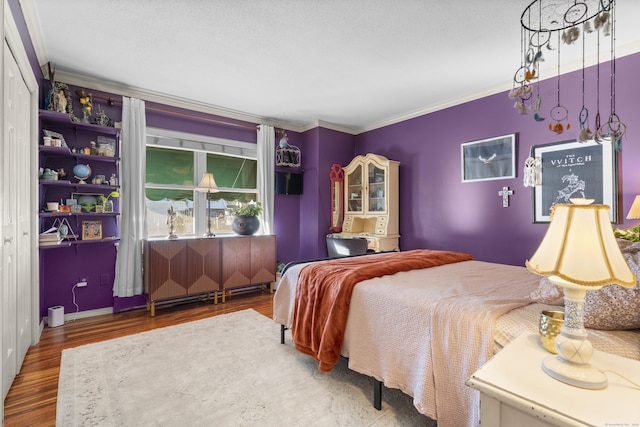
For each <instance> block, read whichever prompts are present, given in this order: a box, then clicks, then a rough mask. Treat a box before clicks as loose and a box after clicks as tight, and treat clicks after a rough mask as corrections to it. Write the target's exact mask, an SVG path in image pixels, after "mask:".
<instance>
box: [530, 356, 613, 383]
mask: <svg viewBox="0 0 640 427" xmlns="http://www.w3.org/2000/svg"><path fill="white" fill-rule="evenodd" d="M542 370H544V371H545V372H546V373H547V374H548V375H549V376H551V377H553V378H555V379H557V380H558V381H562V382H563V383H567V384H569V385H572V386H575V387H581V388H587V389H592V390H598V389H602V388H605V387H607V377H606V375H605V374H603V373H602V372H600V371H599V370H597V369H596V368H594V367H593V366H591V365H590V364H588V363H586V364H584V365H578V364H575V363H571V362H568V361H566V360H564V359H562V358H561V357H560V356H547V357H545V358H544V359H543V360H542Z"/></svg>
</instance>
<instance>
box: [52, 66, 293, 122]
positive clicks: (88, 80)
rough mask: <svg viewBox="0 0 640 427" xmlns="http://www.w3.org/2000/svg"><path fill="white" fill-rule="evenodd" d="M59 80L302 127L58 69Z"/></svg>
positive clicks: (249, 119)
mask: <svg viewBox="0 0 640 427" xmlns="http://www.w3.org/2000/svg"><path fill="white" fill-rule="evenodd" d="M56 80H57V81H59V82H62V83H66V84H70V85H74V86H81V87H84V88H87V89H93V90H99V91H101V92H108V93H113V94H117V95H121V96H129V97H133V98H138V99H143V100H145V101H148V102H155V103H158V104H163V105H168V106H172V107H176V108H184V109H186V110H191V111H197V112H200V113H204V114H211V115H215V116H220V117H225V118H228V119H234V120H240V121H244V122H248V123H254V124H256V125H258V124H265V125H270V126H274V127H278V128H282V129H286V130H290V131H293V132H299V131H300V129H301V127H300V126H299V125H295V124H292V123H288V122H284V121H281V120H276V119H271V118H267V117H262V116H258V115H254V114H249V113H243V112H241V111H236V110H232V109H228V108H223V107H218V106H215V105H211V104H207V103H204V102H198V101H194V100H191V99H187V98H182V97H179V96H173V95H168V94H166V93H161V92H156V91H150V90H146V89H141V88H136V87H132V86H125V85H122V84H118V83H115V82H110V81H105V80H102V79H97V78H95V77H90V76H86V75H82V74H76V73H73V72H69V71H65V70H56Z"/></svg>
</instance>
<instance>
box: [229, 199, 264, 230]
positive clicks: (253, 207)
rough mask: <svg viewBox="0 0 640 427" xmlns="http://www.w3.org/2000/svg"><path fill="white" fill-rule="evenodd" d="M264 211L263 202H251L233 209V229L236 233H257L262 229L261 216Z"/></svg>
mask: <svg viewBox="0 0 640 427" xmlns="http://www.w3.org/2000/svg"><path fill="white" fill-rule="evenodd" d="M261 213H262V203H260V202H250V203H247V204H246V205H244V206H240V207H238V208H236V209H233V210H232V211H231V215H233V216H234V218H233V222H232V223H231V229H232V230H233V232H234V233H236V234H241V235H245V236H249V235H252V234H255V233H256V232H257V231H258V230H259V229H260V218H258V215H260V214H261Z"/></svg>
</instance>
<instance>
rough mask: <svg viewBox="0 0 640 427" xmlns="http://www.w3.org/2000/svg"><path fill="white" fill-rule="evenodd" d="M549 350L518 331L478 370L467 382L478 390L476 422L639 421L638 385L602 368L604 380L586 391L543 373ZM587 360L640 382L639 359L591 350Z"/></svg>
mask: <svg viewBox="0 0 640 427" xmlns="http://www.w3.org/2000/svg"><path fill="white" fill-rule="evenodd" d="M550 354H551V353H549V352H547V351H546V350H545V349H544V347H542V345H541V344H540V340H539V338H538V336H537V335H536V334H529V333H526V334H523V335H521V336H520V337H518V338H517V339H515V340H514V341H513V342H511V343H510V344H509V345H507V346H506V347H505V348H504V349H502V350H501V351H500V352H499V353H498V354H497V355H496V356H495V357H494V358H493V359H491V360H490V361H489V362H487V363H486V364H485V365H484V366H483V367H481V368H480V369H478V370H477V371H476V373H474V374H473V375H472V376H471V378H469V379H468V380H467V384H468V385H469V386H471V387H473V388H475V389H477V390H479V391H480V419H481V422H482V427H492V426H503V427H511V426H527V427H538V426H608V427H613V426H628V427H634V426H635V427H639V426H640V390H639V389H637V388H635V387H633V386H632V385H631V384H629V383H628V382H626V381H625V380H623V379H622V378H620V377H618V376H617V375H614V374H611V373H607V378H608V380H609V385H608V387H607V388H605V389H602V390H586V389H582V388H577V387H573V386H570V385H567V384H564V383H562V382H560V381H557V380H555V379H553V378H551V377H550V376H549V375H547V374H546V373H544V371H543V370H542V367H541V363H542V359H543V358H545V357H546V356H548V355H550ZM591 363H592V364H593V365H594V366H595V367H597V368H598V369H601V370H612V371H615V372H619V373H620V374H622V375H624V376H625V377H627V378H629V379H631V380H632V381H634V382H636V383H640V362H638V361H635V360H632V359H627V358H624V357H619V356H615V355H612V354H608V353H603V352H600V351H597V350H596V351H594V354H593V357H592V359H591Z"/></svg>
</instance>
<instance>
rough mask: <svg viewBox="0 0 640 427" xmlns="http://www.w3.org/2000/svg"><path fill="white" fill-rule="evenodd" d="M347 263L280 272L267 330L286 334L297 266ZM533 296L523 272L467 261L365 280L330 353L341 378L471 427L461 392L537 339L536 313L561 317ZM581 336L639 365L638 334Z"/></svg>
mask: <svg viewBox="0 0 640 427" xmlns="http://www.w3.org/2000/svg"><path fill="white" fill-rule="evenodd" d="M408 252H412V251H408ZM408 252H400V253H397V254H393V255H392V256H398V257H403V256H406V255H407V253H408ZM390 255H391V254H372V255H366V256H364V257H366V258H367V259H369V258H370V257H386V256H390ZM362 259H364V258H360V261H361V260H362ZM350 261H356V262H357V261H358V258H357V257H355V258H352V259H349V260H345V259H340V260H326V261H319V262H313V263H300V264H296V265H293V266H291V267H289V268H288V269H287V270H286V271H285V272H284V274H283V275H282V278H281V280H280V282H279V283H278V287H277V290H276V293H275V296H274V315H273V318H274V320H275V321H276V322H278V323H279V324H281V325H283V327H285V328H290V327H292V326H293V324H294V312H295V311H296V298H297V297H298V295H297V286H298V278H299V277H300V276H303V275H304V274H301V272H303V269H304V268H305V267H306V266H309V265H313V266H316V265H318V264H322V263H329V265H334V266H335V265H336V264H335V263H340V262H350ZM331 263H333V264H331ZM299 286H305V284H304V282H303V281H301V283H300V284H299ZM540 286H541V279H540V277H539V276H536V275H534V274H533V273H530V272H529V271H528V270H527V269H526V268H524V267H517V266H510V265H502V264H495V263H488V262H482V261H477V260H473V259H469V260H463V261H458V262H453V263H449V264H444V265H438V266H433V267H430V268H420V269H414V270H408V271H400V272H397V273H394V274H389V275H384V276H381V277H374V278H370V279H366V280H363V281H361V282H359V283H358V284H357V285H356V286H355V287H354V288H353V291H352V294H351V296H350V304H349V307H348V314H347V319H346V325H345V328H344V336H343V339H342V341H341V344H340V349H339V353H340V355H342V356H344V357H346V358H348V366H349V368H350V369H352V370H354V371H356V372H359V373H362V374H365V375H368V376H371V377H373V378H374V379H375V380H377V381H378V382H379V383H384V385H385V386H387V387H389V388H398V389H400V390H402V391H403V392H404V393H406V394H408V395H410V396H411V397H412V398H413V403H414V406H415V407H416V408H417V409H418V411H419V412H421V413H422V414H424V415H426V416H428V417H429V418H432V419H434V420H438V423H439V424H440V425H443V426H458V425H469V426H476V425H478V422H479V393H478V392H477V391H475V390H472V389H471V388H469V387H467V386H466V385H465V381H466V380H467V378H468V377H469V376H470V375H471V374H473V372H475V371H476V370H477V369H478V368H479V367H480V366H482V365H483V364H484V363H485V362H486V361H487V360H488V359H489V358H490V357H491V356H492V355H493V354H495V353H496V352H498V351H499V350H500V349H501V348H502V347H503V346H505V345H506V344H507V343H509V342H510V341H511V340H513V339H514V338H515V337H517V336H519V335H520V334H521V333H523V332H534V333H535V332H537V328H538V319H539V315H540V312H541V311H542V310H544V309H556V310H557V309H560V310H561V309H562V307H558V306H557V305H551V304H546V303H542V302H536V301H545V302H548V301H547V299H545V298H548V296H547V295H542V296H540V295H539V294H540V291H539V289H540ZM607 288H608V287H607ZM636 288H637V286H636ZM301 289H302V288H301ZM603 289H605V288H603ZM634 289H635V288H634ZM536 292H537V294H536ZM532 295H538V298H535V297H532ZM556 297H557V295H556ZM638 304H640V301H639V302H638ZM294 331H295V328H294ZM589 332H590V336H589V337H590V340H591V342H592V344H593V346H594V347H595V348H597V349H599V350H602V351H607V352H610V353H614V354H618V355H621V356H624V357H629V358H633V359H637V360H640V331H639V330H637V329H636V330H616V331H603V330H590V331H589ZM294 341H295V335H294ZM294 344H295V343H294ZM319 366H321V364H319ZM324 370H326V369H324Z"/></svg>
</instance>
